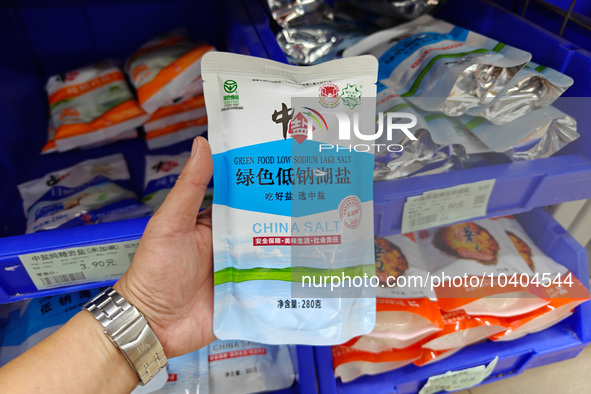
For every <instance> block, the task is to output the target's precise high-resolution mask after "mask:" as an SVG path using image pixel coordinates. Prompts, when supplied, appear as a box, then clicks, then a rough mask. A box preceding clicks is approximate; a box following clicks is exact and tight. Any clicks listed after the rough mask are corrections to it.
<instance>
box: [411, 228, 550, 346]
mask: <svg viewBox="0 0 591 394" xmlns="http://www.w3.org/2000/svg"><path fill="white" fill-rule="evenodd" d="M415 237H416V239H417V244H418V246H419V250H420V252H421V255H422V258H423V259H424V260H425V265H426V266H427V267H428V269H429V272H430V273H431V276H432V280H434V282H433V284H434V286H435V293H436V294H437V302H438V303H439V307H440V308H441V309H443V310H444V311H448V312H449V311H456V310H460V309H463V310H464V311H465V312H466V313H468V314H469V315H490V316H498V317H508V316H516V315H520V314H524V313H528V312H531V311H532V310H535V309H538V308H541V307H542V306H544V305H546V304H548V302H549V300H548V299H547V295H546V294H545V292H544V291H543V289H539V288H538V289H536V288H533V287H531V286H529V282H524V283H520V282H519V280H517V279H518V278H519V277H520V275H521V274H523V273H524V272H525V273H526V274H527V272H526V271H525V270H526V269H527V267H526V266H525V264H523V261H522V260H521V259H520V258H519V257H518V256H516V253H515V247H514V246H513V243H512V242H511V240H510V239H509V236H508V235H507V234H506V233H505V231H504V230H503V228H502V227H501V226H500V224H499V223H498V222H497V221H495V220H490V219H485V220H474V221H471V222H466V223H459V224H453V225H449V226H443V227H439V228H433V229H428V230H420V231H418V232H416V233H415ZM512 278H515V279H516V280H511V279H512ZM451 347H455V346H450V347H448V348H451Z"/></svg>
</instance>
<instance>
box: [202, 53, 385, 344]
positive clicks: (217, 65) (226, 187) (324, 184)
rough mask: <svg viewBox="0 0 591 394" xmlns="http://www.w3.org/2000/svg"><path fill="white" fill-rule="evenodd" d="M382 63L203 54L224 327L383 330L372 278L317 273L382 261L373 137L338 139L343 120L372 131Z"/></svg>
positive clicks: (255, 333) (316, 337)
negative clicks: (359, 281) (303, 62)
mask: <svg viewBox="0 0 591 394" xmlns="http://www.w3.org/2000/svg"><path fill="white" fill-rule="evenodd" d="M376 70H377V63H376V61H375V59H373V58H371V57H369V56H367V57H358V58H355V59H341V60H336V61H333V62H327V63H324V64H321V65H318V66H313V67H306V68H301V67H293V66H288V65H284V64H281V63H276V62H273V61H269V60H265V59H258V58H252V57H246V56H241V55H234V54H227V53H210V54H208V55H206V56H205V57H204V59H203V80H204V88H205V100H206V107H207V115H208V120H209V123H210V126H211V129H212V130H216V132H215V133H210V135H209V139H210V143H211V147H212V152H213V161H214V169H215V170H214V184H215V185H216V191H217V192H216V193H214V202H213V248H214V283H215V302H214V333H215V335H216V336H217V337H218V338H221V339H227V338H236V339H245V340H255V341H258V342H264V343H272V344H282V343H285V341H290V342H291V343H295V344H314V345H321V344H322V345H327V344H335V343H343V342H345V341H347V340H349V339H351V338H352V337H355V336H358V335H362V334H366V333H368V332H369V331H371V330H372V329H373V326H374V324H375V292H373V291H372V289H371V288H368V287H366V286H361V287H353V286H351V287H349V288H347V289H345V288H344V287H339V288H338V290H339V291H334V292H333V291H332V287H331V283H325V284H324V285H323V284H322V283H321V284H320V287H321V288H318V287H317V286H314V287H312V286H311V283H312V279H313V280H314V283H316V281H319V280H321V279H322V275H324V274H327V275H334V276H339V277H340V276H342V275H345V274H346V275H347V276H360V277H363V275H364V273H365V274H368V276H372V275H373V274H374V272H375V260H374V247H373V231H372V230H373V204H372V191H373V187H372V186H373V180H372V176H371V173H372V172H371V171H372V166H373V147H372V146H371V145H369V144H367V145H366V146H363V147H362V148H363V151H355V150H354V149H352V148H351V147H349V148H348V149H343V148H341V147H342V146H343V145H344V144H345V143H346V144H350V145H360V146H361V144H364V143H365V142H367V141H365V140H362V139H360V138H359V137H358V136H357V135H356V134H355V133H350V134H349V137H350V140H347V141H345V140H339V138H340V135H341V132H342V133H344V134H347V131H349V132H350V131H351V130H350V129H348V127H350V125H351V123H347V124H346V126H343V127H342V128H341V127H340V126H341V122H340V121H339V119H340V120H342V121H345V120H344V119H343V117H346V118H345V119H349V120H352V119H353V118H355V119H354V120H355V122H357V121H358V122H359V124H358V125H357V126H358V127H359V129H360V130H371V132H372V133H373V130H374V114H375V73H376ZM354 114H357V115H358V116H354ZM333 115H334V116H333ZM337 147H338V151H337ZM365 148H367V149H368V151H367V150H365ZM341 290H342V291H343V292H340V291H341ZM343 295H346V297H345V296H343ZM298 298H307V300H302V299H298Z"/></svg>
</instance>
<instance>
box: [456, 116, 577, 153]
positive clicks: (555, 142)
mask: <svg viewBox="0 0 591 394" xmlns="http://www.w3.org/2000/svg"><path fill="white" fill-rule="evenodd" d="M458 120H459V121H460V122H461V123H462V124H463V125H464V126H465V127H466V128H467V129H468V130H470V131H471V132H472V133H474V135H476V136H477V137H478V138H479V139H480V140H481V141H482V142H483V143H484V144H485V145H486V146H488V147H489V148H490V149H491V150H493V151H495V152H505V153H506V154H507V156H509V157H510V158H511V159H512V160H514V161H521V160H533V159H540V158H544V157H549V156H551V155H553V154H554V153H556V152H558V151H559V150H560V149H562V148H564V147H565V146H566V145H568V144H569V143H571V142H572V141H574V140H576V139H577V138H579V137H580V135H579V133H577V122H576V120H575V119H574V118H573V117H571V116H569V115H566V114H565V113H563V112H562V111H560V110H558V109H557V108H555V107H552V106H550V107H546V108H542V109H538V110H535V111H532V112H530V113H528V114H526V115H524V116H522V117H520V118H519V119H517V120H515V121H513V122H511V123H507V124H505V125H502V126H495V125H493V124H492V123H490V122H488V121H487V120H485V119H484V118H482V117H477V118H474V117H470V116H462V117H460V118H458Z"/></svg>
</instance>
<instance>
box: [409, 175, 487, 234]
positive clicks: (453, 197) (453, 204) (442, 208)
mask: <svg viewBox="0 0 591 394" xmlns="http://www.w3.org/2000/svg"><path fill="white" fill-rule="evenodd" d="M494 185H495V180H494V179H488V180H485V181H479V182H474V183H465V184H463V185H458V186H453V187H447V188H444V189H437V190H429V191H426V192H424V193H423V194H422V195H420V196H413V197H408V198H407V199H406V203H405V204H404V209H403V211H402V229H401V232H402V233H410V232H412V231H417V230H422V229H425V228H429V227H437V226H442V225H445V224H450V223H454V222H459V221H462V220H468V219H471V218H474V217H479V216H484V215H485V214H486V208H487V207H488V200H489V198H490V194H491V193H492V190H493V187H494Z"/></svg>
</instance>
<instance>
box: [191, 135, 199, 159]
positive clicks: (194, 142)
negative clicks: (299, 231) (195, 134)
mask: <svg viewBox="0 0 591 394" xmlns="http://www.w3.org/2000/svg"><path fill="white" fill-rule="evenodd" d="M198 146H199V141H198V138H195V139H194V140H193V148H191V157H193V156H195V153H197V147H198Z"/></svg>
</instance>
